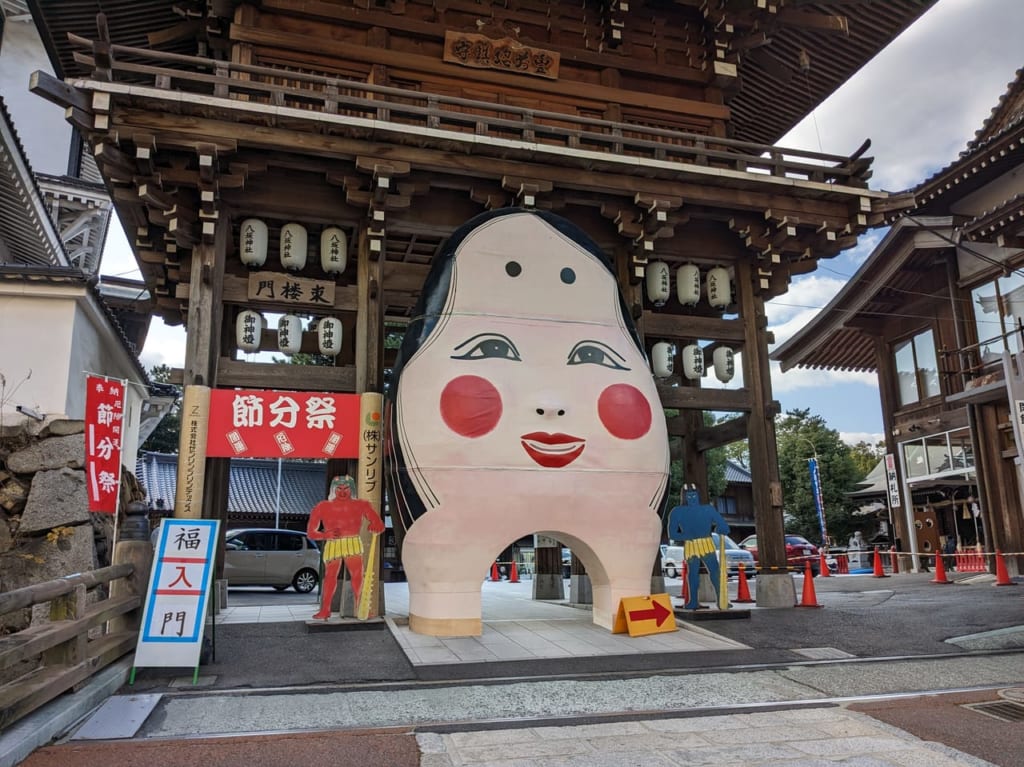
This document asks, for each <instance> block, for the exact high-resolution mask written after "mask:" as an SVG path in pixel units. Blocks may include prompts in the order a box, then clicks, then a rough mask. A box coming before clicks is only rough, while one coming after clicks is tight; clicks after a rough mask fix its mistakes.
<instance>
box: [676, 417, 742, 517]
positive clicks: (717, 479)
mask: <svg viewBox="0 0 1024 767" xmlns="http://www.w3.org/2000/svg"><path fill="white" fill-rule="evenodd" d="M677 415H679V411H678V410H671V409H669V410H665V417H666V418H674V417H675V416H677ZM713 424H714V417H713V416H712V415H711V413H704V425H705V426H711V425H713ZM674 441H675V442H677V444H678V447H679V448H680V449H681V448H682V445H683V443H684V439H681V438H679V437H674V438H673V437H670V438H669V442H670V444H671V443H673V442H674ZM727 449H728V448H727V447H716V448H712V449H711V450H708V451H707V453H705V455H704V460H705V463H706V465H707V474H708V476H707V480H708V497H707V498H702V499H701V500H702V501H705V502H707V503H714V501H715V499H716V498H718V497H719V496H720V495H722V494H724V493H725V486H726V481H725V462H726V459H727V458H728V457H729V456H728V455H727ZM684 484H699V483H698V482H697V480H696V478H690V477H686V476H684V472H683V461H682V459H676V460H674V461H671V462H670V463H669V483H668V505H669V508H671V507H672V506H675V505H676V504H678V503H679V500H680V497H681V496H680V493H681V491H682V489H683V485H684Z"/></svg>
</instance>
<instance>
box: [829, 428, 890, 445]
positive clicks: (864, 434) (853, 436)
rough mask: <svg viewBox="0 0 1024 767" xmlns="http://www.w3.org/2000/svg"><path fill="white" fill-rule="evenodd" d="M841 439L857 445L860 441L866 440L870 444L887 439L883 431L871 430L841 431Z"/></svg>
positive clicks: (848, 443)
mask: <svg viewBox="0 0 1024 767" xmlns="http://www.w3.org/2000/svg"><path fill="white" fill-rule="evenodd" d="M839 439H841V440H842V441H843V442H845V443H846V444H847V445H856V444H857V443H858V442H866V443H867V444H869V445H877V444H878V443H879V442H882V441H883V440H884V439H885V435H884V434H882V433H881V432H870V431H842V432H839Z"/></svg>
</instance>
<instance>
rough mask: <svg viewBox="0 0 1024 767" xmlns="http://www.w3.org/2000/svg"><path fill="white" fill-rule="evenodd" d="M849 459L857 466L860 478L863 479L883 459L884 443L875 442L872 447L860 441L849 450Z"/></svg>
mask: <svg viewBox="0 0 1024 767" xmlns="http://www.w3.org/2000/svg"><path fill="white" fill-rule="evenodd" d="M850 457H851V458H852V459H853V462H854V463H855V464H856V465H857V471H858V473H859V474H860V478H861V479H864V477H866V476H867V475H868V474H870V473H871V470H872V469H874V468H875V467H876V466H877V465H878V462H879V461H881V460H882V458H884V457H885V443H884V442H877V443H875V444H874V445H869V444H868V443H867V442H864V441H863V440H861V441H860V442H858V443H857V444H856V445H854V446H853V447H851V448H850Z"/></svg>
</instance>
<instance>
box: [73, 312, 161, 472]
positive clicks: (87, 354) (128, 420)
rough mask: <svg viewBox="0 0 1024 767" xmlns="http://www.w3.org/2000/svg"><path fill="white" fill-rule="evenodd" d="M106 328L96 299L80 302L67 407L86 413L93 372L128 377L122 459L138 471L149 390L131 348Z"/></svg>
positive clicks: (74, 329)
mask: <svg viewBox="0 0 1024 767" xmlns="http://www.w3.org/2000/svg"><path fill="white" fill-rule="evenodd" d="M104 332H105V331H104V326H103V324H102V319H101V315H99V314H97V311H96V306H95V303H94V301H93V299H92V298H91V297H89V299H87V300H85V301H81V302H79V303H78V304H77V305H76V307H75V314H74V322H73V326H72V328H71V333H72V338H73V343H72V344H71V349H70V351H69V357H70V361H69V363H68V371H69V375H68V380H67V383H68V385H67V397H66V401H67V409H68V412H69V413H76V414H77V415H74V416H72V417H73V418H83V417H84V415H85V377H86V375H88V374H90V373H91V374H95V375H104V376H109V377H111V378H120V379H122V380H126V381H128V382H129V383H128V384H127V387H126V397H125V416H124V421H123V422H122V433H121V449H122V454H121V462H122V463H123V464H124V465H125V466H127V467H128V468H129V469H130V470H131V471H134V470H135V458H136V455H137V454H138V449H139V445H138V442H139V422H140V420H141V415H142V403H143V396H144V395H145V391H144V390H143V388H142V386H141V383H142V382H141V381H140V380H139V374H138V372H137V371H136V370H135V367H134V365H132V364H131V359H130V357H129V356H128V351H127V350H126V349H125V348H124V347H123V346H122V345H121V344H120V343H118V342H117V341H115V340H114V339H113V338H111V337H110V335H109V334H107V335H106V336H104Z"/></svg>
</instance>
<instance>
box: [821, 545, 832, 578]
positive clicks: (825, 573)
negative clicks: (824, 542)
mask: <svg viewBox="0 0 1024 767" xmlns="http://www.w3.org/2000/svg"><path fill="white" fill-rule="evenodd" d="M820 557H821V558H820V560H819V561H818V574H819V575H820V576H821V577H822V578H828V577H829V576H830V575H832V573H830V572H829V571H828V561H827V560H826V559H825V552H824V551H823V552H821V554H820Z"/></svg>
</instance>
